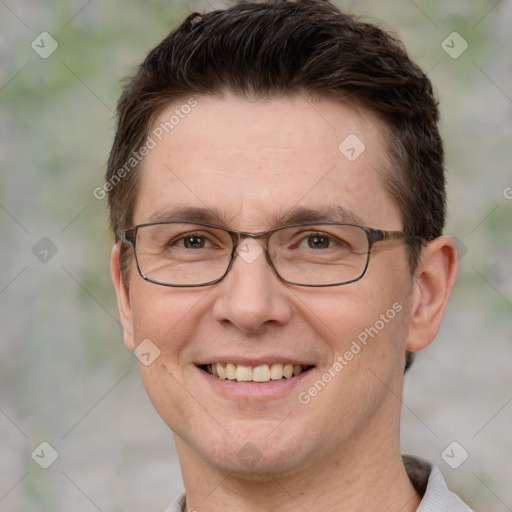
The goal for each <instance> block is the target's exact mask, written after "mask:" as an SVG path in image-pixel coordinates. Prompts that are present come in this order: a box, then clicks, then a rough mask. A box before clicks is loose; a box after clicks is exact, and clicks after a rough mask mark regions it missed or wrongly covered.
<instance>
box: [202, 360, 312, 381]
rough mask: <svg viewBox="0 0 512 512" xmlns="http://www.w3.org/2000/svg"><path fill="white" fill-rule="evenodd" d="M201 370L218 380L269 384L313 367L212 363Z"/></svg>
mask: <svg viewBox="0 0 512 512" xmlns="http://www.w3.org/2000/svg"><path fill="white" fill-rule="evenodd" d="M201 368H202V369H203V370H204V371H205V372H207V373H209V374H210V375H213V376H214V377H217V378H219V379H224V380H231V381H237V382H260V383H261V382H270V381H278V380H282V379H291V378H293V377H297V376H298V375H300V374H301V373H304V372H306V371H308V370H310V369H311V368H313V366H309V365H292V364H281V363H272V364H261V365H258V366H249V365H244V364H233V363H214V364H206V365H202V366H201Z"/></svg>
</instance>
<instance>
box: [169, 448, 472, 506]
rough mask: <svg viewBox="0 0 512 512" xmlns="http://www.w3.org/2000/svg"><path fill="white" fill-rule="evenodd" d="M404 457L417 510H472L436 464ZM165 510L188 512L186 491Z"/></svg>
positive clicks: (416, 458) (408, 456) (407, 456)
mask: <svg viewBox="0 0 512 512" xmlns="http://www.w3.org/2000/svg"><path fill="white" fill-rule="evenodd" d="M402 458H403V461H404V466H405V469H406V470H407V474H408V475H409V478H410V479H411V482H412V484H413V485H414V487H415V489H416V490H417V491H418V493H419V494H420V495H422V496H423V499H422V500H421V503H420V506H419V507H418V508H417V509H416V512H472V510H471V509H470V508H469V507H468V506H467V505H466V504H465V503H464V502H463V501H462V500H461V499H460V498H459V497H458V496H457V495H456V494H454V493H453V492H451V491H450V490H449V489H448V487H447V485H446V482H445V480H444V478H443V475H442V474H441V471H439V469H438V468H437V467H436V466H433V465H432V464H430V463H429V462H427V461H426V460H424V459H420V458H419V457H413V456H411V455H404V456H403V457H402ZM192 510H193V509H192ZM165 512H188V511H187V510H186V508H185V493H183V494H181V495H180V496H179V497H178V498H177V499H176V500H175V501H174V502H173V503H172V504H171V506H170V507H169V508H168V509H167V510H166V511H165Z"/></svg>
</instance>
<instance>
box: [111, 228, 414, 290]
mask: <svg viewBox="0 0 512 512" xmlns="http://www.w3.org/2000/svg"><path fill="white" fill-rule="evenodd" d="M165 224H190V225H191V226H202V227H205V228H215V229H220V230H223V231H225V232H226V233H228V234H229V235H230V236H231V239H232V241H233V250H232V252H231V258H230V260H229V263H228V265H227V268H226V271H225V272H224V274H222V276H220V277H219V278H218V279H215V280H213V281H208V282H206V283H199V284H175V283H166V282H163V281H158V280H156V279H152V278H151V277H148V276H147V275H146V274H144V272H143V271H142V270H141V268H140V265H139V260H138V258H137V247H136V241H137V231H138V230H139V229H140V228H144V227H145V226H155V225H165ZM301 226H354V227H357V228H360V229H362V230H363V231H364V232H365V233H366V237H367V239H368V251H367V253H366V264H365V266H364V269H363V270H362V272H361V274H360V275H359V276H357V277H356V278H354V279H350V280H349V281H341V282H336V283H328V284H304V283H298V282H294V281H290V280H288V279H285V278H284V277H282V276H281V275H280V274H279V272H278V271H277V269H276V268H275V266H274V263H273V261H272V258H271V257H270V253H269V250H268V241H269V238H270V236H271V235H272V234H273V233H275V232H277V231H281V230H283V229H286V228H293V227H301ZM119 238H120V241H121V243H122V244H123V243H129V244H131V246H132V247H133V253H134V255H135V262H136V264H137V270H138V272H139V274H140V276H141V277H142V279H144V280H145V281H148V282H150V283H154V284H158V285H160V286H170V287H173V288H198V287H201V286H211V285H214V284H217V283H219V282H220V281H222V280H223V279H224V278H225V277H226V275H227V274H228V272H229V271H230V270H231V267H232V266H233V261H234V259H235V256H236V254H237V249H238V246H239V245H240V243H241V242H242V241H243V240H245V239H246V238H252V239H254V240H257V239H261V238H263V239H264V241H265V247H263V249H264V251H265V256H266V259H267V262H268V263H269V265H270V266H271V268H272V269H273V270H274V272H275V274H276V275H277V276H278V277H279V279H281V281H283V282H285V283H288V284H293V285H295V286H306V287H309V288H323V287H327V286H341V285H344V284H349V283H354V282H356V281H359V280H360V279H362V278H363V277H364V275H365V274H366V271H367V269H368V265H369V263H370V254H371V251H372V248H373V246H374V244H375V243H377V242H382V241H385V240H406V239H410V238H416V236H414V235H409V234H407V233H406V232H404V231H386V230H382V229H374V228H369V227H367V226H361V225H360V224H353V223H350V222H332V221H327V222H325V221H324V222H321V221H320V222H300V223H296V224H286V225H285V226H279V227H277V228H272V229H269V230H266V231H260V232H257V233H249V232H247V231H237V230H235V229H228V228H226V227H224V226H218V225H216V224H208V223H204V222H192V221H181V220H170V221H159V222H146V223H144V224H138V225H137V226H133V227H131V228H128V229H123V230H121V231H119ZM235 239H236V241H235Z"/></svg>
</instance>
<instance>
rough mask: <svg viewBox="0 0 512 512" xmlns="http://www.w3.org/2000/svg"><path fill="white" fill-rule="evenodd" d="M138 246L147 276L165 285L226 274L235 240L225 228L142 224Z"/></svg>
mask: <svg viewBox="0 0 512 512" xmlns="http://www.w3.org/2000/svg"><path fill="white" fill-rule="evenodd" d="M135 247H136V258H137V263H138V265H139V269H140V271H141V273H142V274H143V276H144V277H146V278H148V279H150V280H152V281H158V282H159V283H163V284H174V285H198V284H202V283H209V282H211V281H215V280H217V279H219V278H221V277H222V276H223V275H224V273H225V272H226V270H227V268H228V266H229V262H230V260H231V252H232V249H233V242H232V239H231V236H230V235H229V234H228V233H227V232H225V231H223V230H221V229H215V228H209V227H205V226H201V225H195V224H182V223H169V224H153V225H147V226H140V227H139V228H138V229H137V240H136V244H135Z"/></svg>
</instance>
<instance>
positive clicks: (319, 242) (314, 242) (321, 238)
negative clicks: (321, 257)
mask: <svg viewBox="0 0 512 512" xmlns="http://www.w3.org/2000/svg"><path fill="white" fill-rule="evenodd" d="M306 240H307V244H308V247H309V248H310V249H328V248H329V247H331V245H332V239H331V237H330V236H328V235H325V234H322V233H315V234H312V235H308V237H307V238H306Z"/></svg>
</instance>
